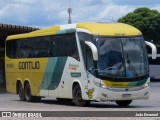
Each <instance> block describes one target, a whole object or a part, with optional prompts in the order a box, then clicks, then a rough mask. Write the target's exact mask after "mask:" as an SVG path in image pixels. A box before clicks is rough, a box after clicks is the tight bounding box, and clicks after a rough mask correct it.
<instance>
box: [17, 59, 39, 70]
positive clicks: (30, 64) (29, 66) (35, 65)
mask: <svg viewBox="0 0 160 120" xmlns="http://www.w3.org/2000/svg"><path fill="white" fill-rule="evenodd" d="M19 69H26V70H28V69H40V62H39V61H35V62H32V61H27V62H19Z"/></svg>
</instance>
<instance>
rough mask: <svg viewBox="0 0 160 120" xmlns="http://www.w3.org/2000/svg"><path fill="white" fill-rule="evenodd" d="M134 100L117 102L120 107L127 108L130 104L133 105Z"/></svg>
mask: <svg viewBox="0 0 160 120" xmlns="http://www.w3.org/2000/svg"><path fill="white" fill-rule="evenodd" d="M131 102H132V100H122V101H116V103H117V104H118V105H119V106H120V107H127V106H128V105H129V104H131Z"/></svg>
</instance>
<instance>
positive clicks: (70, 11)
mask: <svg viewBox="0 0 160 120" xmlns="http://www.w3.org/2000/svg"><path fill="white" fill-rule="evenodd" d="M71 14H72V8H71V7H70V0H69V8H68V15H69V17H68V24H71V23H72V18H71Z"/></svg>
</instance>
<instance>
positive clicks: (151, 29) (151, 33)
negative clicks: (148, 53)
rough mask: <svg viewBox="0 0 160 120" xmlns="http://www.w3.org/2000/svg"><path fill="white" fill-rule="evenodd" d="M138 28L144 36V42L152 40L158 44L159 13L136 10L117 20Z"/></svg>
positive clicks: (159, 35) (143, 8)
mask: <svg viewBox="0 0 160 120" xmlns="http://www.w3.org/2000/svg"><path fill="white" fill-rule="evenodd" d="M118 22H122V23H126V24H129V25H132V26H134V27H136V28H138V29H139V30H140V31H141V32H142V33H143V35H144V38H145V40H148V41H151V40H154V43H156V44H160V13H159V12H158V11H157V10H151V9H149V8H146V7H142V8H138V9H136V10H134V11H133V12H130V13H128V14H127V15H126V16H123V17H122V18H120V19H119V20H118Z"/></svg>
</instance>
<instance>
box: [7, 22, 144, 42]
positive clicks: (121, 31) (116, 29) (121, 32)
mask: <svg viewBox="0 0 160 120" xmlns="http://www.w3.org/2000/svg"><path fill="white" fill-rule="evenodd" d="M76 28H81V29H85V30H87V31H89V32H90V33H91V34H93V35H102V36H139V35H142V33H141V32H140V31H139V30H138V29H136V28H135V27H132V26H130V25H127V24H123V23H96V22H88V23H87V22H86V23H77V24H67V25H59V26H53V27H48V28H44V29H41V30H37V31H33V32H30V33H26V34H19V35H11V36H8V37H7V40H12V39H21V38H29V37H38V36H46V35H55V34H60V33H64V32H67V30H69V31H70V30H71V29H72V30H73V29H76Z"/></svg>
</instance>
